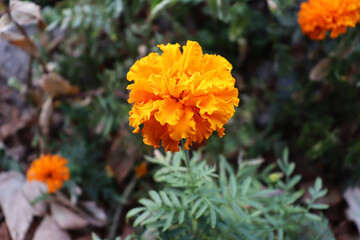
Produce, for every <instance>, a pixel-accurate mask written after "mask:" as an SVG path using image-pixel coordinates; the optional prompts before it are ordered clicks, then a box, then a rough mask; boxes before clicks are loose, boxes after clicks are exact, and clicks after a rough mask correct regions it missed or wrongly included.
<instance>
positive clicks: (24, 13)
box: [9, 0, 43, 25]
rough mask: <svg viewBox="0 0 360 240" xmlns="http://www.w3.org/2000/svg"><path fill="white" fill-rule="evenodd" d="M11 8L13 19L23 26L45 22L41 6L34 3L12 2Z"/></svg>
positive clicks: (15, 0) (14, 0) (12, 0)
mask: <svg viewBox="0 0 360 240" xmlns="http://www.w3.org/2000/svg"><path fill="white" fill-rule="evenodd" d="M9 7H10V8H9V9H10V12H11V17H12V18H13V19H14V20H15V21H16V22H17V23H19V24H21V25H28V24H34V23H37V22H39V21H43V18H42V16H41V9H40V6H38V5H37V4H35V3H33V2H25V1H18V0H11V1H10V4H9Z"/></svg>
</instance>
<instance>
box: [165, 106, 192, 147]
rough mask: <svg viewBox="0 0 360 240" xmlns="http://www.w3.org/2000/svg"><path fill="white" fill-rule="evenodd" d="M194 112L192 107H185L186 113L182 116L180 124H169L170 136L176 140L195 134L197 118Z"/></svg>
mask: <svg viewBox="0 0 360 240" xmlns="http://www.w3.org/2000/svg"><path fill="white" fill-rule="evenodd" d="M193 116H194V112H193V110H192V109H191V108H190V107H186V108H185V109H184V114H183V115H182V117H181V118H180V120H179V122H178V124H176V125H174V126H172V125H168V130H169V133H170V138H171V139H172V140H175V141H180V140H181V139H183V138H187V137H188V136H191V135H194V134H195V125H196V124H195V120H194V118H193Z"/></svg>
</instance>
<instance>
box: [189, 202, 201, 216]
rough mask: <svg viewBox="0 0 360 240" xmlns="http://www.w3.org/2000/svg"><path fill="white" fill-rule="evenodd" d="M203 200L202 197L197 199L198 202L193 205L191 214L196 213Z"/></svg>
mask: <svg viewBox="0 0 360 240" xmlns="http://www.w3.org/2000/svg"><path fill="white" fill-rule="evenodd" d="M202 201H203V199H202V198H199V199H198V200H196V202H195V203H194V205H193V206H192V207H191V211H190V213H191V215H194V213H195V211H196V209H197V208H198V207H199V205H200V204H201V202H202Z"/></svg>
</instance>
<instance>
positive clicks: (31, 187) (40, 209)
mask: <svg viewBox="0 0 360 240" xmlns="http://www.w3.org/2000/svg"><path fill="white" fill-rule="evenodd" d="M44 193H47V187H46V185H45V184H44V183H42V182H39V181H32V182H28V181H26V182H25V184H24V185H23V187H22V194H23V195H24V197H25V198H26V200H27V201H28V202H30V203H32V202H33V201H34V200H36V199H37V198H38V197H39V196H41V195H42V194H44ZM46 205H47V204H46V201H36V202H34V204H33V205H32V207H33V212H34V215H36V216H43V215H44V214H45V213H46Z"/></svg>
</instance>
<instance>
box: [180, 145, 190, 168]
mask: <svg viewBox="0 0 360 240" xmlns="http://www.w3.org/2000/svg"><path fill="white" fill-rule="evenodd" d="M180 142H181V150H182V151H183V152H184V153H185V164H186V166H187V167H188V168H189V170H190V153H189V150H186V149H185V140H184V139H183V140H181V141H180Z"/></svg>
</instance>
